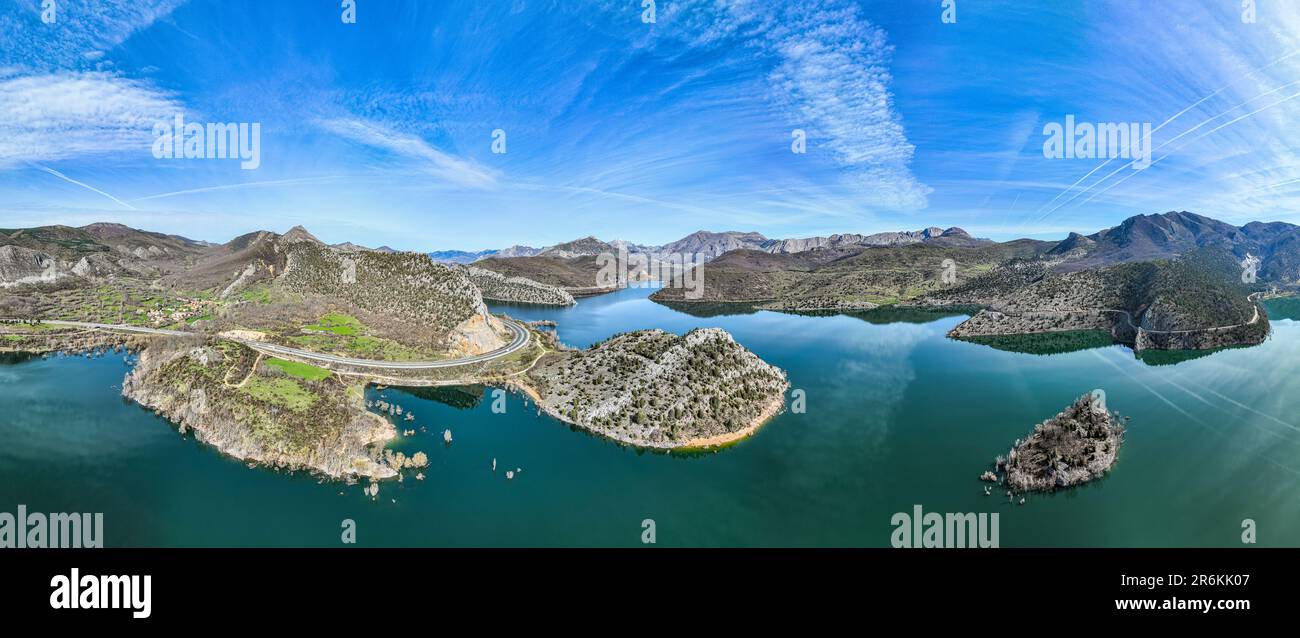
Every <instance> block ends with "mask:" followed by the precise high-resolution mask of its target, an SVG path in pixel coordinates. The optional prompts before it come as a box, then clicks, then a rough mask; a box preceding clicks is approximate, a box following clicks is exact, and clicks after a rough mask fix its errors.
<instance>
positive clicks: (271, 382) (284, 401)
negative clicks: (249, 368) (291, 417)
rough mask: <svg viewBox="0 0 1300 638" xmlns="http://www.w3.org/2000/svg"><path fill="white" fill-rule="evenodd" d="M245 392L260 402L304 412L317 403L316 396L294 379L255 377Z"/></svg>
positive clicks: (251, 379)
mask: <svg viewBox="0 0 1300 638" xmlns="http://www.w3.org/2000/svg"><path fill="white" fill-rule="evenodd" d="M243 390H244V392H245V393H247V394H248V395H249V396H251V397H253V398H254V399H257V400H259V401H265V402H267V403H271V404H274V405H278V406H282V407H285V408H288V409H290V410H293V411H294V412H303V411H305V410H307V408H310V407H311V406H312V405H314V404H315V403H316V400H317V397H316V395H314V394H312V393H311V392H308V391H307V389H306V388H304V387H302V385H301V384H299V383H298V382H297V381H294V380H293V379H267V378H265V377H259V376H256V375H254V376H253V377H252V378H250V379H249V380H248V383H247V384H245V385H244V387H243Z"/></svg>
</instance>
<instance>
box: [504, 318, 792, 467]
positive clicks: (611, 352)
mask: <svg viewBox="0 0 1300 638" xmlns="http://www.w3.org/2000/svg"><path fill="white" fill-rule="evenodd" d="M527 377H528V379H527V382H528V385H529V387H530V388H531V390H532V392H531V394H533V396H534V398H535V399H537V401H538V405H539V407H540V408H541V409H542V410H544V411H546V412H547V413H548V414H550V415H552V416H554V417H555V418H557V419H560V420H562V421H565V422H567V423H570V424H573V425H576V426H578V427H581V428H583V429H586V430H590V431H592V432H595V433H597V434H600V435H602V436H605V437H608V438H611V439H614V440H616V441H620V442H623V443H627V444H630V445H635V446H638V447H648V448H658V449H672V448H704V447H713V446H719V445H726V444H728V443H732V442H735V441H738V440H740V439H743V438H745V437H747V436H749V435H751V434H753V433H754V432H755V431H756V430H757V429H758V428H759V427H760V426H761V425H762V424H763V423H765V422H766V421H768V420H769V419H771V418H772V417H773V416H775V415H777V414H778V413H780V411H781V409H782V407H783V405H784V399H785V391H786V390H787V389H788V388H789V387H790V384H789V381H787V379H786V375H785V372H783V371H782V370H780V369H779V368H776V367H775V366H772V365H769V364H767V363H765V362H764V361H763V360H762V359H759V358H758V356H757V355H755V354H754V353H752V352H750V351H749V350H747V349H745V348H744V347H743V346H741V345H740V344H738V343H736V341H735V340H734V339H733V338H732V337H731V335H730V334H728V333H727V332H725V331H723V330H720V329H717V328H704V329H697V330H692V331H691V332H688V333H687V334H686V335H684V336H678V335H675V334H672V333H668V332H664V331H662V330H643V331H638V332H632V333H626V334H621V335H616V336H614V337H611V338H610V339H608V340H606V341H604V342H602V343H599V344H596V345H594V346H592V347H591V348H589V349H587V350H583V351H579V350H561V351H557V352H554V353H551V354H548V355H547V356H545V357H543V358H542V359H541V360H540V361H538V363H537V365H536V366H535V367H534V368H533V369H532V370H531V371H530V372H529V373H528V375H527Z"/></svg>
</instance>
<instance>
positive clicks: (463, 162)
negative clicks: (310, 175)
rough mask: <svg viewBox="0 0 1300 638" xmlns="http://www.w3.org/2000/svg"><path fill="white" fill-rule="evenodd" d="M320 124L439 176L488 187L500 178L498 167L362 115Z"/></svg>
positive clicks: (452, 180) (459, 182)
mask: <svg viewBox="0 0 1300 638" xmlns="http://www.w3.org/2000/svg"><path fill="white" fill-rule="evenodd" d="M317 124H318V125H319V126H320V127H321V128H323V129H325V130H326V131H328V132H330V133H333V134H335V135H338V136H339V137H342V138H344V139H347V140H350V141H352V142H355V143H357V144H362V145H364V146H368V147H370V148H373V149H378V150H381V151H384V152H386V153H389V154H391V155H393V156H396V157H397V158H399V159H401V160H405V161H407V162H410V163H411V164H412V165H413V166H414V168H415V169H416V170H419V171H421V172H424V173H426V174H428V175H431V176H433V177H435V178H437V179H441V180H446V181H448V182H451V183H454V184H458V185H460V186H466V187H470V188H487V187H490V186H492V185H494V184H495V183H496V181H497V174H496V172H495V171H493V170H491V169H488V168H486V167H484V166H481V165H479V164H478V163H476V162H474V161H472V160H467V159H462V158H460V157H456V156H455V155H452V154H450V153H446V152H444V151H441V150H439V149H437V148H435V147H434V146H433V145H432V144H430V143H428V142H426V141H424V139H422V138H420V137H417V136H415V135H410V134H406V133H402V132H400V131H398V130H395V129H393V128H391V127H389V126H386V125H384V124H380V123H377V122H372V121H368V120H362V119H358V118H333V119H322V120H318V121H317Z"/></svg>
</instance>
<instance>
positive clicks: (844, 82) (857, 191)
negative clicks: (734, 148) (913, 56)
mask: <svg viewBox="0 0 1300 638" xmlns="http://www.w3.org/2000/svg"><path fill="white" fill-rule="evenodd" d="M663 22H664V24H665V25H670V26H671V28H674V29H680V30H681V31H682V32H683V33H684V35H682V34H677V33H675V32H674V35H676V36H678V37H681V38H683V39H684V40H685V41H686V42H687V44H688V45H689V46H690V48H692V49H694V50H707V49H710V48H715V47H718V48H724V49H725V50H727V51H728V52H729V54H730V55H732V56H745V57H753V56H755V55H756V54H757V56H758V57H759V58H760V59H761V60H764V61H765V62H766V64H767V65H768V67H769V69H770V70H769V72H768V74H767V81H768V86H769V90H768V94H767V96H766V97H767V100H768V101H769V103H770V104H771V105H772V106H773V107H774V108H776V109H778V110H779V111H781V112H782V113H783V114H784V117H785V118H786V119H788V120H789V121H790V122H791V126H792V128H801V129H804V130H806V131H807V133H808V135H809V137H810V146H812V147H814V148H815V147H817V146H821V147H824V148H825V149H827V150H829V152H830V154H831V155H832V157H833V160H834V162H835V163H836V164H838V166H839V168H840V169H841V172H842V174H841V178H842V179H841V183H842V184H843V185H845V186H848V187H849V188H850V189H851V192H853V193H854V195H855V196H856V198H857V200H858V201H859V202H860V203H861V204H864V205H867V206H870V207H875V208H880V209H890V210H915V209H920V208H924V207H925V206H926V205H927V204H928V199H927V198H928V195H929V194H930V192H931V191H932V189H931V188H930V187H928V186H926V185H925V184H924V183H922V182H921V181H920V180H919V179H917V177H916V176H915V175H914V174H913V172H912V170H911V167H910V164H911V161H912V158H913V156H914V154H915V151H916V147H915V146H914V145H913V144H912V143H911V142H909V141H908V138H907V133H906V130H905V128H904V126H903V120H902V116H901V114H900V113H899V110H898V108H897V107H896V105H895V103H894V96H893V94H892V93H891V91H890V85H891V84H892V82H893V77H892V75H891V74H890V70H889V67H890V64H891V61H892V56H893V53H894V49H893V47H892V46H891V45H890V44H889V41H888V36H887V34H886V33H885V31H884V30H883V29H881V28H880V27H878V26H876V25H874V24H872V23H871V21H869V20H868V19H867V18H866V17H865V16H863V15H862V11H861V10H860V8H859V7H858V5H856V4H854V3H851V2H847V1H846V0H812V1H805V2H767V1H760V0H718V1H706V0H697V1H695V2H682V3H675V4H673V5H671V6H670V7H669V8H667V9H666V10H665V17H664V19H663ZM810 152H811V151H810Z"/></svg>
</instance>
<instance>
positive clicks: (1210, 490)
mask: <svg viewBox="0 0 1300 638" xmlns="http://www.w3.org/2000/svg"><path fill="white" fill-rule="evenodd" d="M650 292H651V291H649V290H646V289H631V290H626V291H622V292H619V293H616V294H612V295H607V296H602V297H596V298H589V299H583V300H581V302H580V304H579V305H578V306H577V307H576V308H572V309H566V310H556V309H541V308H523V307H497V308H495V309H496V310H498V311H503V312H508V313H510V314H512V315H514V316H516V317H519V318H523V319H530V320H531V319H554V320H556V321H557V322H559V328H558V330H559V335H560V338H561V339H562V340H563V341H564V342H565V343H568V344H571V345H574V346H587V345H590V344H591V343H594V342H596V341H599V340H602V339H604V338H606V337H608V336H610V335H612V334H614V333H617V332H623V331H628V330H637V329H643V328H653V327H658V328H663V329H665V330H669V331H672V332H677V333H682V332H685V331H687V330H690V329H692V328H695V327H702V326H718V327H721V328H724V329H726V330H728V331H730V332H731V333H732V334H733V335H734V336H735V337H736V339H737V340H738V341H739V342H740V343H742V344H744V345H745V346H747V347H748V348H750V349H751V350H753V351H754V352H756V353H757V354H758V355H759V356H761V357H762V358H763V359H765V360H766V361H768V362H771V363H773V364H775V365H777V366H780V367H781V368H783V369H785V370H786V371H787V372H788V373H789V376H790V380H791V383H792V386H793V387H794V388H797V389H801V390H803V391H804V392H805V393H806V396H807V411H806V412H805V413H803V414H794V413H790V412H787V413H785V414H783V415H781V416H780V417H778V418H776V419H775V420H773V421H772V422H770V423H769V424H768V425H766V426H765V427H764V428H762V429H761V430H760V431H759V432H758V433H757V434H756V435H755V436H754V437H752V438H751V439H749V440H746V441H744V442H742V443H740V444H738V445H735V446H733V447H731V448H728V449H725V450H722V451H719V452H717V453H708V454H699V455H669V454H657V453H649V452H640V451H637V450H635V449H631V448H626V447H620V446H618V445H616V444H613V443H611V442H608V441H606V440H603V439H600V438H597V437H595V436H591V435H588V434H586V433H583V432H581V431H575V430H572V429H570V427H568V426H567V425H564V424H562V423H559V422H556V421H554V420H552V419H550V418H547V417H545V416H538V415H537V414H536V412H535V410H533V409H530V408H529V407H528V406H526V404H525V403H524V401H523V400H522V399H521V398H520V397H519V396H517V395H509V396H508V398H507V400H506V402H507V410H506V412H505V413H504V414H496V413H494V412H493V411H492V402H493V399H492V396H491V395H490V394H489V395H487V396H485V393H487V392H490V389H483V388H478V389H470V390H469V391H441V392H429V391H422V392H418V393H408V392H404V391H400V390H396V389H391V388H390V389H387V390H384V391H383V392H380V391H377V390H374V389H372V390H371V391H370V393H371V395H372V398H378V397H379V396H380V395H381V394H382V395H384V396H385V397H386V398H387V399H388V400H390V401H395V402H397V403H399V404H401V405H402V406H403V407H405V408H406V409H409V410H413V411H414V412H415V414H416V416H417V420H416V421H415V422H414V424H413V425H412V424H408V423H407V422H405V421H404V420H403V421H401V422H399V423H398V424H397V425H398V427H399V428H401V429H405V428H410V427H416V428H417V429H418V428H420V427H423V428H426V429H427V430H428V432H427V433H421V434H419V435H417V436H415V437H412V438H410V439H405V440H402V441H399V442H398V443H397V444H396V445H397V447H399V448H401V449H403V450H406V451H408V452H411V451H415V450H424V451H426V452H427V453H428V454H429V456H430V459H431V466H430V468H429V469H427V470H426V471H425V472H426V474H427V478H426V480H425V481H422V482H420V481H415V480H410V479H408V480H407V481H406V482H404V483H401V484H398V483H395V482H385V483H384V484H383V486H382V488H381V490H380V496H379V499H378V501H377V502H375V501H371V500H370V499H368V498H367V497H365V496H363V495H362V493H361V489H362V486H361V485H357V486H345V485H342V484H337V483H324V484H322V483H319V482H318V479H315V478H312V477H310V476H307V475H303V474H298V475H289V474H282V473H277V472H274V471H268V470H262V469H255V470H250V469H248V468H246V467H245V466H244V465H243V464H242V463H240V462H238V461H235V460H232V459H229V458H225V457H222V456H220V455H219V454H217V453H216V452H214V451H213V450H211V449H208V448H206V447H205V446H203V445H201V444H199V443H197V442H196V441H195V440H194V439H193V437H182V436H180V435H179V434H178V433H177V432H176V430H175V429H174V428H173V427H172V426H171V425H170V424H168V423H167V422H165V421H163V420H162V419H160V418H158V417H156V416H154V415H153V414H151V413H149V412H147V411H145V410H143V409H141V408H139V407H138V406H135V405H134V404H131V403H129V402H125V401H124V400H123V399H122V398H121V397H120V390H119V386H120V384H121V382H122V377H123V375H124V374H125V373H126V372H127V370H128V365H129V361H128V360H127V359H126V358H124V357H121V356H108V357H102V358H95V359H90V358H85V357H75V356H58V357H50V358H31V359H25V360H24V359H22V358H14V357H10V358H8V359H4V360H3V361H0V388H3V390H2V391H0V511H5V512H16V510H17V506H18V504H20V503H21V504H26V505H27V506H28V509H29V511H43V512H103V513H104V535H105V544H106V546H108V547H118V546H338V545H340V524H341V521H343V520H344V519H353V520H355V521H356V523H357V532H358V544H359V545H362V546H497V545H503V546H639V545H640V544H641V531H642V528H641V522H642V520H644V519H647V518H649V519H654V520H655V522H656V527H657V536H658V544H659V545H661V546H709V547H712V546H888V545H889V538H890V532H891V531H892V529H893V528H892V527H891V526H890V517H891V516H892V515H893V514H894V513H895V512H910V511H911V510H912V506H913V505H914V504H920V505H922V507H923V508H924V509H925V511H927V512H940V513H943V512H1000V513H1001V519H1000V535H1001V544H1002V546H1003V547H1011V546H1108V547H1109V546H1143V547H1146V546H1240V545H1241V541H1240V536H1241V523H1242V520H1243V519H1246V518H1250V519H1254V520H1255V522H1256V524H1257V528H1258V539H1259V544H1260V545H1274V546H1277V545H1281V546H1297V545H1300V498H1297V494H1300V489H1298V488H1300V409H1298V408H1300V377H1298V376H1297V375H1296V372H1297V371H1300V322H1297V321H1296V319H1300V304H1296V303H1295V302H1289V301H1288V302H1275V303H1274V304H1273V305H1271V306H1270V315H1271V316H1272V318H1273V328H1274V334H1273V336H1272V338H1271V339H1270V340H1269V341H1268V342H1267V343H1265V344H1263V345H1261V346H1258V347H1254V348H1242V349H1233V350H1225V351H1221V352H1215V353H1212V354H1209V355H1206V356H1199V357H1188V356H1180V355H1162V356H1158V357H1153V358H1151V359H1149V360H1147V361H1140V360H1138V359H1136V358H1134V356H1133V353H1132V352H1131V351H1130V350H1128V349H1127V348H1124V347H1121V346H1112V345H1104V344H1098V343H1097V341H1096V339H1095V338H1090V336H1089V335H1086V334H1085V335H1074V336H1072V337H1068V338H1056V339H1054V340H1051V341H1050V342H1046V343H1023V342H1019V343H1010V344H1008V343H997V344H992V345H983V344H970V343H961V342H957V341H951V340H949V339H947V338H945V337H944V333H945V332H947V330H948V329H950V328H951V327H952V326H954V325H956V324H957V323H958V322H960V321H961V317H958V316H942V315H924V314H918V313H906V312H891V313H869V314H866V315H861V316H825V317H807V316H794V315H785V314H778V313H771V312H758V313H750V314H743V313H741V314H736V312H737V311H734V310H733V311H728V310H727V309H723V308H698V309H693V310H692V312H693V313H695V314H694V315H693V314H686V313H684V312H680V311H677V310H673V309H670V308H667V307H664V306H661V305H658V304H655V303H653V302H651V301H649V300H648V299H647V298H646V297H647V296H648V295H649V293H650ZM728 312H731V313H732V314H727V313H728ZM1076 348H1081V349H1076ZM1024 350H1030V351H1033V352H1058V353H1057V354H1034V353H1031V352H1024ZM1071 350H1073V351H1071ZM1093 388H1102V389H1104V390H1105V391H1106V394H1107V400H1108V403H1109V405H1110V407H1111V408H1112V409H1115V410H1119V411H1120V412H1122V413H1123V414H1125V415H1128V416H1131V417H1132V421H1131V422H1130V423H1129V430H1128V439H1127V443H1126V444H1125V446H1124V448H1123V450H1122V451H1121V453H1120V457H1119V462H1118V463H1117V464H1116V466H1115V468H1114V470H1113V472H1112V473H1111V475H1110V476H1109V477H1107V478H1106V479H1105V480H1102V481H1100V482H1097V483H1094V484H1091V485H1087V486H1084V487H1082V488H1080V489H1077V490H1075V491H1071V492H1066V493H1060V494H1055V495H1041V496H1030V497H1029V499H1028V503H1027V504H1025V505H1023V506H1022V505H1013V504H1010V503H1008V502H1007V499H1006V498H1005V497H1003V496H1000V495H998V494H997V493H996V492H995V495H994V496H985V495H984V492H983V484H982V483H981V482H980V481H979V480H978V477H979V474H980V472H982V471H983V470H985V469H986V468H987V467H988V466H989V464H990V462H991V461H992V459H993V457H994V456H996V455H997V454H1000V453H1005V452H1006V451H1007V449H1008V448H1009V447H1010V446H1011V444H1012V442H1013V441H1014V440H1015V439H1016V438H1018V437H1022V436H1024V435H1026V434H1027V433H1028V432H1029V431H1030V430H1031V429H1032V428H1033V425H1034V424H1035V423H1036V422H1038V421H1041V420H1043V419H1046V418H1048V417H1050V416H1052V415H1053V414H1055V413H1056V412H1057V411H1059V410H1060V409H1061V408H1063V407H1064V406H1065V405H1066V404H1067V403H1069V402H1070V401H1072V400H1073V399H1074V398H1076V397H1078V396H1079V395H1081V394H1083V393H1085V392H1088V391H1090V390H1092V389H1093ZM443 429H451V431H452V433H453V434H454V437H455V442H454V444H452V445H451V446H444V445H443V443H442V441H441V434H440V433H441V432H442V430H443ZM493 458H496V459H497V460H498V463H499V468H498V471H497V472H495V473H494V472H493V471H492V467H491V466H492V459H493ZM507 468H522V470H523V471H522V472H521V473H520V474H519V475H518V476H516V478H515V479H514V480H513V481H507V480H506V479H505V477H504V472H505V470H506V469H507ZM340 492H342V494H340Z"/></svg>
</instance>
